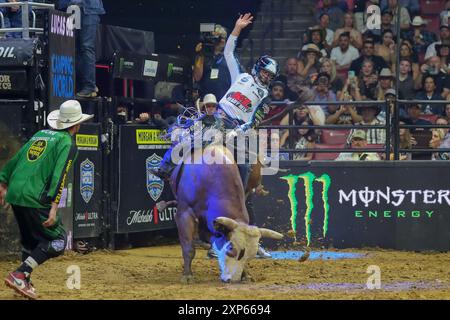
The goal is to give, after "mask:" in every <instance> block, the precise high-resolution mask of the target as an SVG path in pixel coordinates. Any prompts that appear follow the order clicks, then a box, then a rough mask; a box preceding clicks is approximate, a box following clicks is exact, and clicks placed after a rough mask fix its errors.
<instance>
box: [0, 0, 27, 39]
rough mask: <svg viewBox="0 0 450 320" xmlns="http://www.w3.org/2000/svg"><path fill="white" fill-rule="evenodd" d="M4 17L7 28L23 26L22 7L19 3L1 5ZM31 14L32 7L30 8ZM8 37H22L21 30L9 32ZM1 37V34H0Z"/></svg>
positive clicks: (0, 0) (15, 0)
mask: <svg viewBox="0 0 450 320" xmlns="http://www.w3.org/2000/svg"><path fill="white" fill-rule="evenodd" d="M6 2H18V1H17V0H0V3H6ZM0 12H1V13H2V14H3V17H4V25H5V28H22V8H21V7H20V6H19V5H16V6H12V7H0ZM29 12H30V14H31V7H30V9H29ZM5 37H6V38H22V33H21V32H7V33H6V35H5ZM0 38H1V34H0Z"/></svg>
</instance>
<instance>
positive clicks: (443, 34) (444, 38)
mask: <svg viewBox="0 0 450 320" xmlns="http://www.w3.org/2000/svg"><path fill="white" fill-rule="evenodd" d="M449 43H450V32H449V30H448V24H441V25H440V27H439V41H436V42H433V43H432V44H430V45H429V46H428V48H427V51H426V53H425V60H428V59H429V58H431V57H432V56H437V51H436V45H438V44H449Z"/></svg>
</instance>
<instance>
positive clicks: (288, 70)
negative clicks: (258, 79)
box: [276, 57, 304, 101]
mask: <svg viewBox="0 0 450 320" xmlns="http://www.w3.org/2000/svg"><path fill="white" fill-rule="evenodd" d="M298 68H299V67H298V60H297V58H295V57H291V58H288V59H287V60H286V63H285V65H284V74H282V75H279V76H278V77H277V79H276V81H281V82H283V83H284V85H285V91H284V95H285V97H286V98H288V99H289V100H291V101H295V100H297V99H298V94H297V92H298V90H299V88H300V86H302V85H303V83H304V78H303V77H302V76H300V75H299V74H298Z"/></svg>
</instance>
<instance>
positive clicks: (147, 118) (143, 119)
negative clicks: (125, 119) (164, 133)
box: [135, 110, 169, 130]
mask: <svg viewBox="0 0 450 320" xmlns="http://www.w3.org/2000/svg"><path fill="white" fill-rule="evenodd" d="M135 122H136V123H140V124H149V125H151V126H153V127H157V128H158V129H161V130H164V129H167V128H168V127H169V124H168V122H167V121H166V120H164V119H163V118H162V116H161V111H160V110H155V111H154V113H153V117H152V114H151V113H150V112H142V113H140V114H139V117H138V118H136V120H135Z"/></svg>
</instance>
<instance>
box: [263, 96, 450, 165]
mask: <svg viewBox="0 0 450 320" xmlns="http://www.w3.org/2000/svg"><path fill="white" fill-rule="evenodd" d="M448 103H449V101H446V100H435V101H428V100H395V99H389V100H388V99H387V100H377V101H332V102H331V101H330V102H317V101H314V102H313V101H307V102H305V103H304V105H305V106H308V105H311V106H312V105H314V106H317V105H320V106H329V105H339V106H341V105H352V106H355V107H356V108H358V109H362V108H368V107H371V106H374V105H375V106H378V107H380V108H381V110H384V111H385V115H386V117H385V118H386V120H385V123H384V124H380V125H361V124H348V125H347V124H345V125H344V124H342V125H340V124H324V125H296V124H295V120H294V112H295V109H292V110H290V111H289V112H288V113H287V114H288V115H289V124H288V125H263V126H261V127H260V128H261V129H280V130H289V137H288V139H289V140H288V142H289V143H288V144H289V148H280V150H279V152H280V153H287V154H289V160H293V154H295V153H300V152H301V153H314V154H315V153H340V152H349V153H351V152H375V153H381V154H384V155H385V157H384V159H385V160H390V159H391V157H390V155H391V154H392V155H393V159H392V160H399V159H400V154H401V153H429V154H431V153H435V152H437V153H443V152H450V149H449V148H438V149H436V148H425V147H423V148H411V149H402V148H400V129H408V130H409V129H423V130H424V131H428V130H429V129H435V128H441V129H444V128H445V129H449V130H450V125H437V124H430V125H420V124H419V125H417V124H400V107H401V106H402V105H412V104H419V105H420V104H427V105H444V106H445V105H446V104H448ZM272 105H278V106H280V105H281V106H283V105H285V106H287V105H289V102H274V103H272ZM383 106H384V109H383ZM419 118H420V117H419ZM298 129H315V130H350V131H349V134H351V130H357V129H360V130H364V131H367V130H369V129H382V130H384V131H385V139H384V144H383V146H382V147H381V146H380V145H379V144H376V145H375V146H374V147H368V148H358V149H356V148H351V147H350V146H346V147H345V148H338V147H336V148H332V147H321V148H320V149H318V148H305V149H294V145H295V141H294V140H293V139H294V138H293V136H294V135H293V132H294V130H298Z"/></svg>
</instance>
